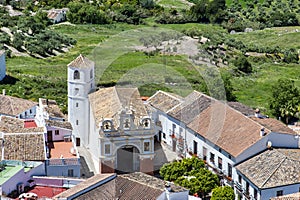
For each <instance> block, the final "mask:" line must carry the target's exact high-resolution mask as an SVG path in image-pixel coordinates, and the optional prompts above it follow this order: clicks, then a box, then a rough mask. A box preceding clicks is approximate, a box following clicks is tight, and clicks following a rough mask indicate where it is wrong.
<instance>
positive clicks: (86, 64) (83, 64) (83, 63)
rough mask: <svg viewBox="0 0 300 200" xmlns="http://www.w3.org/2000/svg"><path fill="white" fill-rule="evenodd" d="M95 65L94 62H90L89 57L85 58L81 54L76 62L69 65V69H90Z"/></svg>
mask: <svg viewBox="0 0 300 200" xmlns="http://www.w3.org/2000/svg"><path fill="white" fill-rule="evenodd" d="M93 65H94V62H93V61H91V60H89V59H88V58H87V57H84V56H83V55H82V54H80V55H79V56H78V57H77V58H75V60H73V61H72V62H70V63H69V64H68V67H75V68H82V69H84V68H90V67H91V66H93Z"/></svg>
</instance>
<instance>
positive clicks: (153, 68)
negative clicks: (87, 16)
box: [0, 24, 300, 111]
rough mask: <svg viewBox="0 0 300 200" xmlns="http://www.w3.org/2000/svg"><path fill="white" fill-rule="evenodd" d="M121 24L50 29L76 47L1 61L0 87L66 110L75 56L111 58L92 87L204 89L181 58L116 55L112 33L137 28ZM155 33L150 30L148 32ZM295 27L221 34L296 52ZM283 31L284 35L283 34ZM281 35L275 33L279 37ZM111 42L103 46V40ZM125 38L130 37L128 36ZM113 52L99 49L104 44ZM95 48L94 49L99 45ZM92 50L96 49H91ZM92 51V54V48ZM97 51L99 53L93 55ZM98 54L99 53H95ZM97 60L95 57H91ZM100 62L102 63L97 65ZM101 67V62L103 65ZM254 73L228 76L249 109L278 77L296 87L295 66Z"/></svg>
mask: <svg viewBox="0 0 300 200" xmlns="http://www.w3.org/2000/svg"><path fill="white" fill-rule="evenodd" d="M143 27H145V26H133V25H127V24H113V25H105V26H101V25H76V26H73V25H58V26H57V25H56V26H52V28H53V29H55V30H56V31H58V32H60V33H64V34H67V35H68V36H70V37H73V38H74V39H76V40H77V44H76V45H75V46H74V47H73V48H71V49H70V51H69V52H67V53H65V54H62V55H59V56H56V57H51V58H47V59H36V58H32V57H14V58H10V59H7V73H8V75H9V76H10V77H11V78H10V79H9V80H6V81H5V82H2V84H0V89H4V88H5V89H6V91H7V94H8V95H13V96H19V97H22V98H27V99H32V100H35V101H37V100H38V98H39V97H44V98H51V99H56V100H57V101H58V103H59V104H60V106H61V107H62V108H63V109H64V111H66V108H67V107H66V100H67V86H66V78H67V77H66V72H67V67H66V66H67V64H68V63H69V62H71V61H72V60H73V59H74V58H76V57H77V56H78V55H79V54H80V53H81V54H84V55H88V57H89V58H91V59H96V60H97V59H100V62H99V60H97V63H96V65H97V66H98V65H99V63H100V65H101V59H102V58H105V59H107V58H108V57H109V56H111V54H114V55H113V56H116V55H117V56H116V58H114V59H111V60H109V59H108V60H109V62H107V63H108V66H107V67H106V68H105V70H104V71H102V72H101V73H100V74H98V75H99V76H98V77H97V78H98V84H100V85H102V86H109V85H112V84H116V83H117V84H123V85H124V84H127V85H132V86H137V87H139V88H140V89H141V94H142V95H151V94H153V93H154V92H155V91H156V90H157V89H164V90H167V91H172V92H175V93H178V94H181V95H185V94H187V93H188V92H189V91H191V90H192V89H197V90H199V91H205V90H206V84H205V82H204V81H203V77H202V76H201V75H200V74H199V72H198V71H197V69H196V68H195V67H194V66H193V65H191V64H190V63H189V62H188V61H187V58H186V57H184V56H170V55H160V54H155V55H153V56H148V55H146V54H145V53H141V52H135V51H134V50H133V51H132V50H130V51H128V52H125V53H123V54H120V55H118V53H119V52H118V49H120V48H119V46H118V45H124V46H126V45H127V44H128V43H129V41H128V40H127V39H124V38H122V37H116V35H122V34H123V35H129V36H130V34H132V33H134V32H135V31H138V30H135V29H137V28H143ZM157 27H159V28H165V29H171V30H175V31H179V32H181V31H183V30H187V29H189V28H193V27H196V28H197V29H199V30H202V31H205V32H209V33H210V34H214V32H219V31H223V30H222V29H221V28H220V27H219V26H213V25H205V24H180V25H171V24H169V25H157ZM153 29H155V27H154V28H153ZM295 29H298V30H300V27H290V28H274V29H270V30H263V31H255V32H251V33H243V34H234V35H229V34H228V35H227V36H226V37H234V38H236V39H239V40H241V41H243V42H244V43H245V44H250V43H257V44H259V45H263V46H273V45H275V46H277V45H278V46H279V47H281V48H290V47H294V48H297V49H300V46H299V43H298V42H297V41H300V33H296V32H295V31H294V30H295ZM286 30H287V31H286ZM279 34H281V35H279ZM133 39H135V40H136V39H137V38H133ZM109 40H111V41H114V42H107V41H109ZM129 40H130V37H129ZM107 43H109V46H110V48H111V46H112V48H113V49H110V50H113V51H110V52H108V51H105V50H106V49H105V48H106V47H105V45H107ZM99 44H100V46H99ZM96 47H98V48H96ZM95 49H96V50H95ZM97 50H100V51H97ZM101 50H102V51H101ZM95 52H96V53H101V55H100V56H95V55H96V53H95ZM103 62H104V61H103ZM107 63H106V64H107ZM253 66H254V70H255V73H253V74H252V75H249V76H241V77H234V78H233V79H232V83H233V87H234V89H235V92H234V93H235V94H236V96H237V99H238V100H239V101H240V102H242V103H245V104H247V105H249V106H251V107H260V108H262V109H264V108H265V109H266V108H267V107H268V99H269V97H270V94H271V93H270V89H271V86H272V85H273V84H274V83H275V82H276V81H277V80H278V79H279V78H288V79H292V80H295V83H296V85H297V86H298V87H300V80H299V74H300V68H299V65H297V64H282V63H281V64H274V63H270V61H267V62H263V61H262V62H256V63H253Z"/></svg>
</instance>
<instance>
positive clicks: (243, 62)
mask: <svg viewBox="0 0 300 200" xmlns="http://www.w3.org/2000/svg"><path fill="white" fill-rule="evenodd" d="M233 64H234V66H236V67H237V69H238V70H239V71H242V72H244V73H246V74H249V73H251V72H252V70H253V69H252V65H251V63H250V62H249V61H248V60H247V58H246V57H245V56H243V55H242V56H239V57H238V58H237V59H235V60H234V61H233Z"/></svg>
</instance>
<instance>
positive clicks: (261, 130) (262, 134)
mask: <svg viewBox="0 0 300 200" xmlns="http://www.w3.org/2000/svg"><path fill="white" fill-rule="evenodd" d="M263 136H265V128H261V129H260V137H263Z"/></svg>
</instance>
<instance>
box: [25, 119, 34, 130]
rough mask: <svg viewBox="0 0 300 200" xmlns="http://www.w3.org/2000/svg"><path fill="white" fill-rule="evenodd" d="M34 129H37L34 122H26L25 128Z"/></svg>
mask: <svg viewBox="0 0 300 200" xmlns="http://www.w3.org/2000/svg"><path fill="white" fill-rule="evenodd" d="M34 127H37V125H36V123H35V121H34V120H30V121H25V122H24V128H34Z"/></svg>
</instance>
